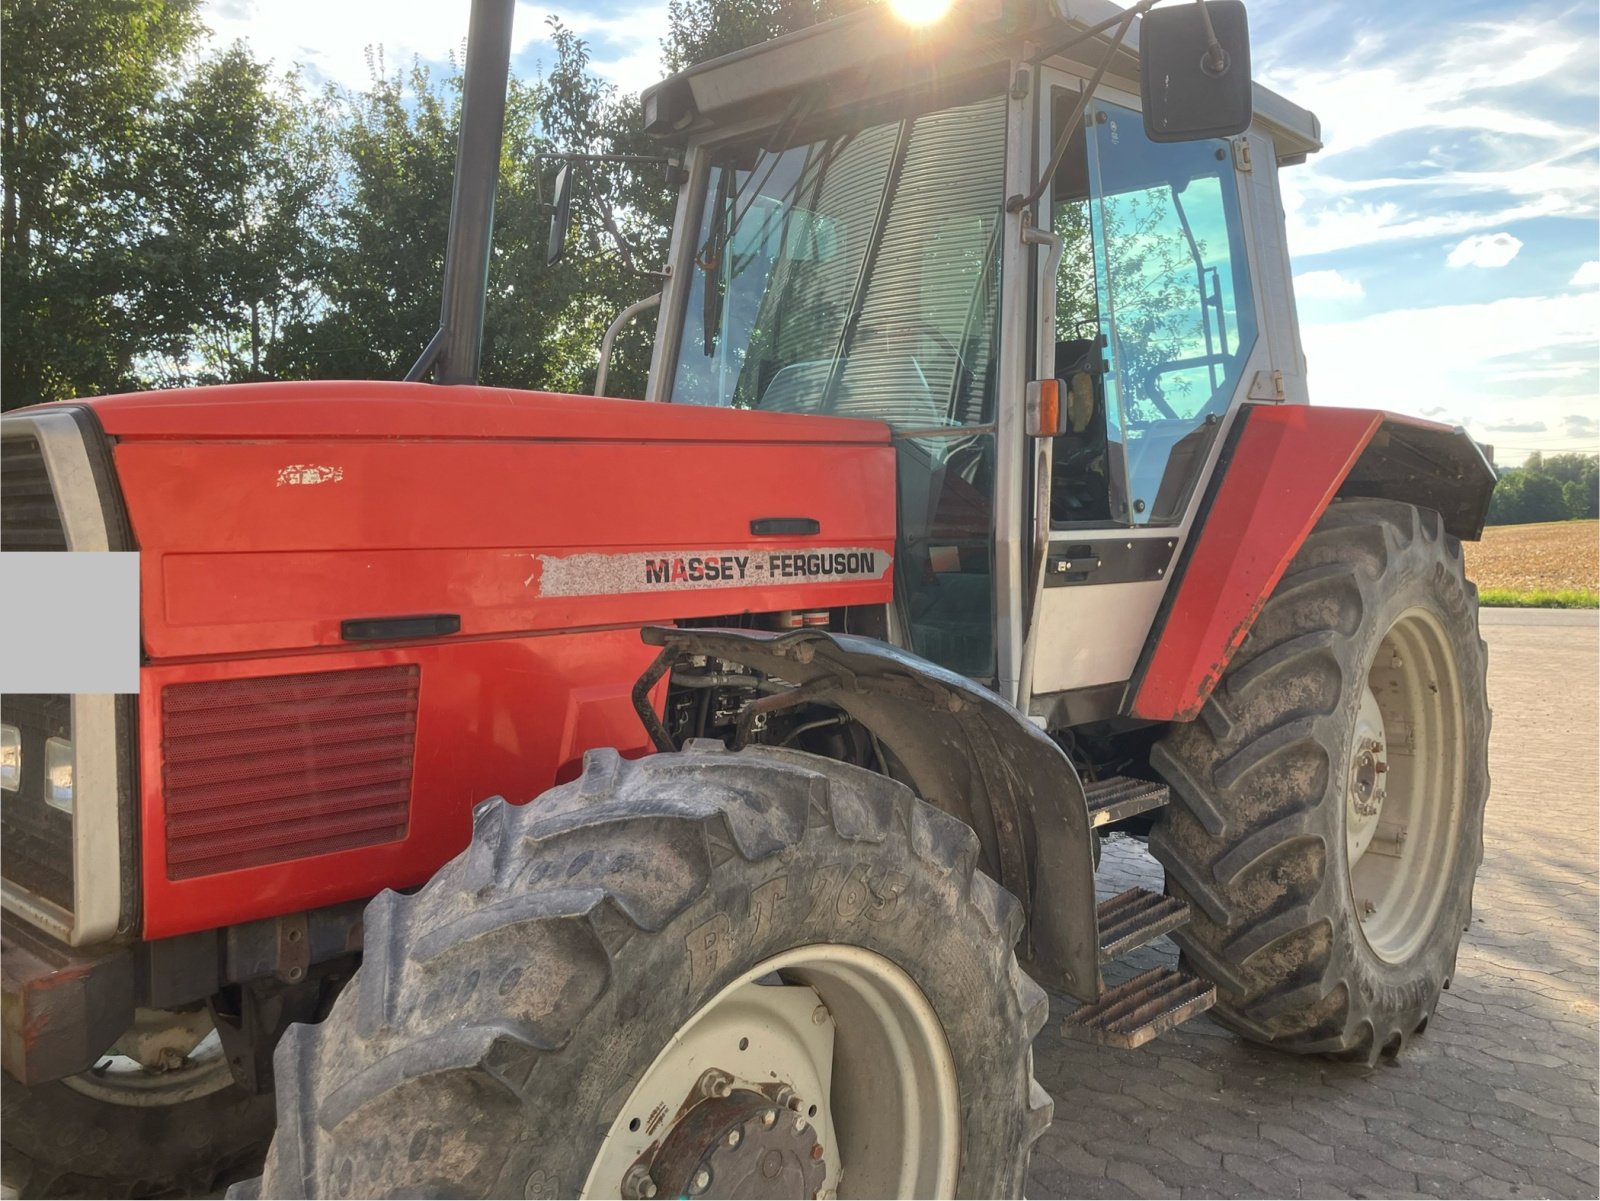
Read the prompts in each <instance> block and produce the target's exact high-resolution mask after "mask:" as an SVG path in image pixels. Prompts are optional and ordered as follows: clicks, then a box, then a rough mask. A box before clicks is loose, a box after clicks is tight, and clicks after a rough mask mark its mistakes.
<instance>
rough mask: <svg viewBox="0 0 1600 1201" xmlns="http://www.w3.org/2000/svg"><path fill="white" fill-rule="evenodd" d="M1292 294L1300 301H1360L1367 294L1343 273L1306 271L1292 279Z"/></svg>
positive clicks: (1359, 282)
mask: <svg viewBox="0 0 1600 1201" xmlns="http://www.w3.org/2000/svg"><path fill="white" fill-rule="evenodd" d="M1294 294H1295V295H1296V296H1297V297H1299V298H1300V299H1301V300H1360V299H1361V298H1362V297H1363V296H1365V295H1366V294H1367V292H1366V289H1365V288H1363V287H1362V286H1361V281H1360V280H1358V279H1351V278H1350V277H1349V276H1348V275H1345V274H1344V273H1343V272H1340V271H1307V272H1305V273H1304V274H1302V275H1297V276H1295V277H1294Z"/></svg>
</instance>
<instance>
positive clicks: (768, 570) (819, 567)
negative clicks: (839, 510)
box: [538, 546, 894, 596]
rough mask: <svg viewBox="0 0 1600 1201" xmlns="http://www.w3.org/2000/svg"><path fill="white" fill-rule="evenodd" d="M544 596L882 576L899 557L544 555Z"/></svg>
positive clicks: (827, 551) (828, 553)
mask: <svg viewBox="0 0 1600 1201" xmlns="http://www.w3.org/2000/svg"><path fill="white" fill-rule="evenodd" d="M538 559H539V567H540V573H539V592H540V594H541V595H543V596H611V595H616V594H619V593H625V592H662V591H672V590H676V589H684V588H690V589H692V588H751V587H758V586H760V585H763V584H795V583H804V582H807V581H811V580H881V579H883V577H884V576H885V575H887V574H888V571H889V566H890V564H891V563H892V562H893V561H894V556H892V555H891V554H889V552H888V551H882V550H866V549H864V548H862V547H832V546H829V547H817V548H815V549H812V548H807V549H805V550H762V551H753V550H748V549H746V550H703V551H663V552H659V553H657V552H651V551H626V552H623V553H620V554H614V555H602V554H579V555H539V556H538Z"/></svg>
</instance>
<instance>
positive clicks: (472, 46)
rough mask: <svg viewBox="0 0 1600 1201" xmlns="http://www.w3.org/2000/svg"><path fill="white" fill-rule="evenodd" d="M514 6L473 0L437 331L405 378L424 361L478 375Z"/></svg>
mask: <svg viewBox="0 0 1600 1201" xmlns="http://www.w3.org/2000/svg"><path fill="white" fill-rule="evenodd" d="M515 9H516V0H472V17H471V22H470V24H469V26H468V29H467V68H466V78H465V81H464V87H463V96H462V99H461V137H460V141H459V142H458V143H457V145H456V177H455V190H454V192H453V194H452V195H451V199H450V233H449V235H448V240H447V242H446V244H445V254H444V299H443V301H442V303H441V304H440V306H439V332H438V333H436V334H434V336H433V338H432V340H431V341H429V343H428V345H427V348H426V349H425V350H424V351H423V352H422V355H421V357H420V358H418V359H417V361H416V363H415V364H414V365H413V366H412V368H411V370H410V371H408V372H407V373H406V379H408V380H419V379H421V378H422V377H423V376H424V375H426V374H427V372H428V369H429V368H430V367H431V368H433V379H434V382H435V383H439V384H475V383H477V382H478V360H479V356H480V355H481V353H482V350H483V306H484V295H485V293H486V292H487V290H488V285H489V247H490V242H491V238H492V235H493V232H494V195H495V189H496V187H497V186H498V185H499V182H500V145H501V140H502V137H503V136H504V132H505V120H506V83H507V79H508V77H509V75H510V71H511V23H512V19H513V14H514V12H515Z"/></svg>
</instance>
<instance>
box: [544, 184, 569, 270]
mask: <svg viewBox="0 0 1600 1201" xmlns="http://www.w3.org/2000/svg"><path fill="white" fill-rule="evenodd" d="M571 225H572V164H571V163H562V164H561V170H559V171H557V172H556V199H555V203H554V204H552V205H551V206H550V245H549V247H548V248H547V249H546V251H545V255H544V262H545V266H547V267H554V266H555V265H556V264H557V263H559V262H560V261H561V255H562V253H563V252H564V251H565V250H566V248H567V229H568V228H569V227H570V226H571Z"/></svg>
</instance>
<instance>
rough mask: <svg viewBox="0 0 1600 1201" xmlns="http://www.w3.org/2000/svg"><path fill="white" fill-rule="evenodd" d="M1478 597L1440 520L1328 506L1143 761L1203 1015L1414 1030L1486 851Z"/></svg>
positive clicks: (1247, 1030) (1292, 1034)
mask: <svg viewBox="0 0 1600 1201" xmlns="http://www.w3.org/2000/svg"><path fill="white" fill-rule="evenodd" d="M1485 663H1486V659H1485V653H1484V646H1483V643H1482V642H1481V640H1480V639H1479V637H1478V627H1477V593H1476V590H1475V589H1474V588H1473V587H1472V585H1471V584H1470V583H1469V582H1468V581H1467V580H1466V578H1465V576H1464V574H1463V572H1462V558H1461V544H1460V542H1459V541H1457V540H1456V539H1455V538H1454V537H1451V536H1450V535H1449V534H1447V533H1445V531H1444V530H1443V528H1442V525H1441V522H1440V519H1439V516H1438V514H1436V513H1434V512H1432V511H1430V510H1424V509H1417V508H1414V507H1412V506H1410V505H1402V504H1396V503H1392V502H1387V501H1346V502H1343V503H1339V504H1336V505H1335V506H1334V507H1333V508H1330V509H1329V510H1328V512H1327V514H1326V515H1325V516H1324V517H1323V519H1322V520H1321V521H1320V522H1319V523H1318V525H1317V527H1316V529H1315V530H1313V532H1312V533H1311V535H1310V536H1309V537H1308V538H1307V540H1306V542H1305V545H1304V547H1303V548H1302V549H1301V551H1300V552H1299V554H1298V555H1297V556H1296V557H1295V559H1294V561H1293V563H1291V564H1290V566H1289V569H1288V570H1287V571H1286V572H1285V574H1284V576H1283V579H1282V580H1281V581H1280V583H1279V584H1278V586H1277V587H1276V589H1275V590H1274V591H1273V594H1272V596H1271V597H1270V598H1269V600H1268V602H1267V604H1266V607H1265V608H1264V609H1263V610H1262V613H1261V615H1260V617H1259V618H1258V619H1257V621H1256V623H1255V625H1254V626H1253V627H1252V629H1251V632H1250V636H1249V637H1248V638H1247V639H1246V641H1245V643H1244V645H1243V646H1242V647H1241V648H1240V651H1239V653H1238V654H1237V655H1236V656H1235V658H1234V660H1233V661H1232V663H1230V665H1229V667H1228V669H1227V672H1226V673H1225V674H1224V676H1223V679H1222V681H1221V682H1220V683H1219V685H1218V687H1217V689H1216V692H1215V693H1214V694H1213V696H1212V698H1211V699H1210V700H1209V701H1208V702H1207V704H1206V707H1205V710H1204V711H1203V713H1202V715H1201V720H1199V721H1196V722H1192V723H1189V724H1187V725H1185V726H1179V727H1175V728H1174V729H1173V730H1172V732H1171V733H1169V734H1168V735H1167V737H1166V738H1165V739H1164V740H1163V741H1162V742H1161V743H1160V744H1158V746H1157V747H1156V748H1155V750H1154V752H1153V753H1152V757H1151V762H1152V764H1153V765H1154V766H1155V767H1156V769H1157V770H1158V771H1159V772H1160V773H1161V774H1162V775H1163V776H1164V777H1165V778H1166V779H1167V781H1168V783H1169V784H1171V786H1172V791H1173V795H1174V798H1175V802H1176V803H1175V804H1174V805H1172V806H1169V808H1168V809H1167V810H1166V811H1165V813H1164V814H1163V816H1162V818H1161V820H1160V821H1159V823H1158V824H1157V826H1156V828H1155V830H1154V831H1153V833H1152V835H1151V841H1150V847H1151V851H1152V852H1153V853H1154V854H1155V856H1156V858H1157V859H1158V860H1160V862H1161V863H1162V865H1163V867H1165V869H1166V872H1167V890H1168V891H1169V892H1171V893H1173V894H1175V895H1178V896H1181V897H1183V898H1184V899H1186V900H1188V901H1190V902H1191V905H1192V908H1193V910H1194V914H1195V916H1194V919H1193V920H1192V921H1191V922H1190V923H1189V925H1188V926H1187V927H1186V928H1185V929H1184V930H1182V931H1180V932H1179V933H1178V934H1176V935H1174V937H1175V939H1176V940H1177V942H1178V944H1179V946H1180V948H1181V949H1182V951H1183V954H1184V957H1185V959H1186V961H1187V964H1188V966H1189V967H1191V968H1192V969H1193V970H1196V971H1198V972H1199V973H1201V974H1202V975H1205V976H1208V977H1209V978H1211V979H1212V980H1214V981H1215V982H1216V984H1217V986H1218V1003H1217V1007H1216V1009H1215V1010H1214V1013H1215V1015H1216V1016H1217V1018H1218V1019H1219V1020H1221V1021H1222V1022H1223V1023H1224V1024H1225V1025H1228V1026H1230V1027H1232V1028H1233V1029H1235V1030H1237V1031H1239V1032H1240V1033H1242V1034H1244V1035H1245V1036H1247V1037H1249V1038H1252V1039H1255V1040H1257V1041H1260V1042H1264V1043H1268V1044H1270V1045H1273V1046H1277V1047H1282V1048H1285V1049H1288V1050H1294V1051H1305V1052H1311V1051H1321V1052H1330V1053H1337V1054H1342V1055H1348V1056H1353V1057H1358V1058H1365V1059H1368V1060H1375V1059H1376V1058H1377V1057H1378V1056H1379V1055H1380V1054H1383V1053H1388V1054H1394V1053H1397V1052H1398V1051H1399V1050H1400V1048H1401V1047H1402V1045H1403V1044H1404V1042H1405V1040H1406V1039H1407V1038H1409V1037H1410V1036H1411V1035H1412V1034H1414V1033H1418V1032H1420V1031H1421V1030H1422V1029H1423V1027H1424V1026H1426V1024H1427V1022H1428V1019H1429V1018H1430V1017H1431V1015H1432V1013H1433V1011H1434V1008H1435V1006H1436V1005H1437V1004H1438V999H1439V992H1440V989H1441V988H1444V987H1447V986H1448V984H1449V981H1450V976H1451V974H1452V973H1453V971H1454V970H1455V960H1456V951H1457V948H1458V946H1459V944H1460V941H1461V935H1462V932H1463V930H1464V929H1465V927H1466V924H1467V922H1468V921H1469V920H1470V917H1471V912H1472V885H1473V878H1474V876H1475V874H1476V872H1477V868H1478V864H1479V863H1480V862H1481V860H1482V858H1483V810H1484V804H1485V802H1486V800H1487V797H1488V789H1489V774H1488V763H1487V744H1488V733H1489V707H1488V701H1487V695H1486V692H1485V687H1484V673H1485Z"/></svg>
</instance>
